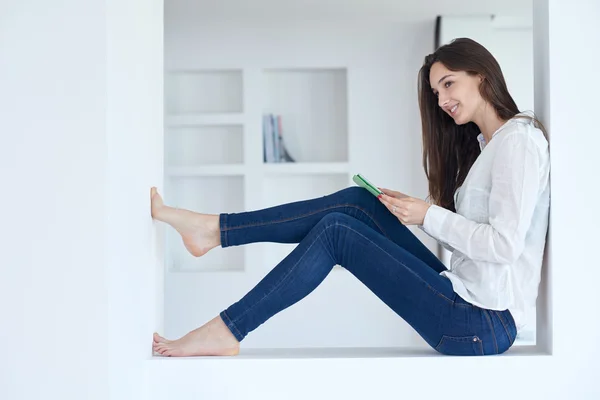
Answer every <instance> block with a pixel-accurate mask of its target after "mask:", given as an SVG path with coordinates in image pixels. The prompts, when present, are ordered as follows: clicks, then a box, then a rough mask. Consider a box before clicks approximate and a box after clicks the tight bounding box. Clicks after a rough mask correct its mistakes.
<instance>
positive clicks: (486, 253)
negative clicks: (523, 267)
mask: <svg viewBox="0 0 600 400" xmlns="http://www.w3.org/2000/svg"><path fill="white" fill-rule="evenodd" d="M500 146H501V147H500V148H499V149H498V152H497V154H496V157H495V159H494V162H493V166H492V171H491V174H492V186H491V191H490V197H489V219H488V223H478V222H475V221H471V220H469V219H467V218H465V217H463V216H462V215H460V214H457V213H453V212H451V211H448V210H446V209H445V208H442V207H439V206H436V205H432V206H431V207H429V210H427V214H426V215H425V219H424V221H423V229H424V230H425V231H426V232H427V233H428V234H430V235H431V236H433V237H434V238H436V239H438V240H441V241H442V242H446V243H447V244H449V245H450V246H452V247H454V248H455V249H456V250H458V251H460V252H461V253H463V254H465V255H466V256H467V257H469V258H471V259H473V260H481V261H489V262H497V263H503V264H510V263H512V262H514V261H515V260H516V259H518V258H519V256H520V255H521V253H522V252H523V248H524V246H525V236H526V234H527V230H528V228H529V225H530V224H531V219H532V216H533V212H534V209H535V206H536V202H537V197H538V190H539V178H538V173H539V167H540V160H539V154H538V152H537V149H536V148H535V145H534V144H533V143H532V142H531V140H530V138H529V137H528V136H526V135H522V134H514V133H513V134H511V135H510V136H507V137H506V138H504V140H503V142H502V143H501V144H500Z"/></svg>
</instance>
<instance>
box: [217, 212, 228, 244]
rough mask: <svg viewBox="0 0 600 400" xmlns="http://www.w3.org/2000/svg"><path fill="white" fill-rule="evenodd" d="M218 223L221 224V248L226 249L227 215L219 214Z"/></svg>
mask: <svg viewBox="0 0 600 400" xmlns="http://www.w3.org/2000/svg"><path fill="white" fill-rule="evenodd" d="M219 218H220V222H221V224H220V225H221V247H227V231H228V228H227V214H221V216H220V217H219Z"/></svg>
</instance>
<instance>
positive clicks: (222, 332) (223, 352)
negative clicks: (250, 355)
mask: <svg viewBox="0 0 600 400" xmlns="http://www.w3.org/2000/svg"><path fill="white" fill-rule="evenodd" d="M152 350H154V351H155V352H156V353H159V354H161V355H163V356H169V357H190V356H235V355H237V354H239V352H240V342H238V341H237V339H236V338H235V336H233V334H232V333H231V331H230V330H229V328H227V325H225V323H224V322H223V320H222V319H221V317H220V316H216V317H215V318H213V319H212V320H210V321H209V322H207V323H206V324H204V325H202V326H201V327H200V328H198V329H195V330H193V331H191V332H190V333H188V334H187V335H185V336H184V337H182V338H181V339H178V340H173V341H171V340H167V339H165V338H163V337H162V336H160V335H159V334H158V333H155V334H154V337H153V341H152Z"/></svg>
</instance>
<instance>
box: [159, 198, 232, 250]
mask: <svg viewBox="0 0 600 400" xmlns="http://www.w3.org/2000/svg"><path fill="white" fill-rule="evenodd" d="M150 201H151V214H152V218H154V219H156V220H158V221H163V222H166V223H168V224H169V225H171V226H172V227H173V228H175V230H177V232H179V234H180V235H181V238H182V239H183V244H184V245H185V248H186V249H187V250H188V251H189V252H190V253H191V254H192V255H193V256H195V257H200V256H202V255H204V254H206V253H207V252H208V251H209V250H210V249H212V248H215V247H217V246H220V245H221V232H220V229H219V216H218V215H212V214H200V213H196V212H193V211H189V210H182V209H179V208H173V207H169V206H166V205H164V204H163V200H162V197H161V196H160V194H158V191H157V190H156V188H155V187H153V188H152V189H150Z"/></svg>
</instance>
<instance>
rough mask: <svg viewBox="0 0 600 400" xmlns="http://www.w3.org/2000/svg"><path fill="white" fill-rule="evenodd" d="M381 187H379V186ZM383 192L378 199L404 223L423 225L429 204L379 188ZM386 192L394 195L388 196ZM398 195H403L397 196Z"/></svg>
mask: <svg viewBox="0 0 600 400" xmlns="http://www.w3.org/2000/svg"><path fill="white" fill-rule="evenodd" d="M380 189H381V188H380ZM381 191H382V192H383V193H384V194H382V195H379V197H378V198H379V201H381V202H382V203H383V205H385V206H386V207H387V209H388V210H390V212H391V213H392V214H394V216H396V218H398V220H399V221H400V222H401V223H403V224H404V225H423V221H424V220H425V214H427V210H429V207H430V206H431V204H429V203H427V202H426V201H424V200H421V199H416V198H414V197H410V196H407V195H405V194H403V193H400V192H394V191H388V190H387V189H386V190H383V189H381ZM386 192H391V193H392V194H395V196H390V195H388V194H386ZM398 195H400V196H403V197H397V196H398Z"/></svg>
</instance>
